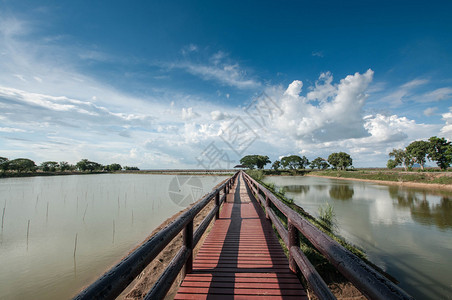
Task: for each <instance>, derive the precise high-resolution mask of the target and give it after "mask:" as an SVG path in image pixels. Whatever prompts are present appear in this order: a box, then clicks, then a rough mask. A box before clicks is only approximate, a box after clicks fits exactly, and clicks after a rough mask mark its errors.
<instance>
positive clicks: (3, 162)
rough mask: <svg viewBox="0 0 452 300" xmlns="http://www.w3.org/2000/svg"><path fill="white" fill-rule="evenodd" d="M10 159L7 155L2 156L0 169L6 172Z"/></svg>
mask: <svg viewBox="0 0 452 300" xmlns="http://www.w3.org/2000/svg"><path fill="white" fill-rule="evenodd" d="M8 165H9V160H8V159H7V158H6V157H1V156H0V170H2V172H6V171H7V170H8Z"/></svg>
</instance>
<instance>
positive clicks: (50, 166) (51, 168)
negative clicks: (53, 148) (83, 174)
mask: <svg viewBox="0 0 452 300" xmlns="http://www.w3.org/2000/svg"><path fill="white" fill-rule="evenodd" d="M58 167H59V164H58V163H57V162H56V161H45V162H43V163H41V169H42V170H43V171H44V172H55V171H56V170H57V168H58Z"/></svg>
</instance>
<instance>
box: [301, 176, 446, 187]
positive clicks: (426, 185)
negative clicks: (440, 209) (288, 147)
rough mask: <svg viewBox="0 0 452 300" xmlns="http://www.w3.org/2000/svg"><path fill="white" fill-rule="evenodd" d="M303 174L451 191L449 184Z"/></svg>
mask: <svg viewBox="0 0 452 300" xmlns="http://www.w3.org/2000/svg"><path fill="white" fill-rule="evenodd" d="M305 176H312V177H324V178H331V179H341V180H354V181H364V182H372V183H378V184H384V185H397V186H404V187H410V188H418V189H432V190H441V191H449V192H452V185H451V184H436V183H420V182H409V181H386V180H372V179H361V178H347V177H336V176H324V175H316V174H312V173H310V174H307V175H305Z"/></svg>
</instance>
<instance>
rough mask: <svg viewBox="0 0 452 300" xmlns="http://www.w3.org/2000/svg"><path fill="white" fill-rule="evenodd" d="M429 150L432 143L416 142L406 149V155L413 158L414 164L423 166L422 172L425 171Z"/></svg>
mask: <svg viewBox="0 0 452 300" xmlns="http://www.w3.org/2000/svg"><path fill="white" fill-rule="evenodd" d="M429 150H430V143H429V142H426V141H415V142H412V143H411V144H409V145H408V146H407V147H406V148H405V151H406V153H407V154H408V155H409V156H410V157H412V159H413V162H416V163H418V164H419V165H420V166H421V170H424V165H425V161H426V156H427V153H428V152H429Z"/></svg>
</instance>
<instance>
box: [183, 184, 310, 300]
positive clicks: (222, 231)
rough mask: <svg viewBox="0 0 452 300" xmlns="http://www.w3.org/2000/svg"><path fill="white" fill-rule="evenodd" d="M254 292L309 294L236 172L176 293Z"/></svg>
mask: <svg viewBox="0 0 452 300" xmlns="http://www.w3.org/2000/svg"><path fill="white" fill-rule="evenodd" d="M256 298H258V299H308V297H307V295H306V291H305V290H304V288H303V287H302V285H301V284H300V282H299V280H298V278H297V277H296V276H295V275H294V274H293V273H292V272H291V271H290V269H289V263H288V261H287V258H286V256H285V255H284V252H283V250H282V248H281V245H280V244H279V241H278V238H277V237H276V235H275V234H274V232H273V229H272V227H271V225H270V223H269V222H268V221H267V220H266V219H265V216H264V215H263V213H262V210H261V208H260V207H259V206H258V204H257V203H255V201H251V200H250V197H249V196H248V192H247V189H246V187H245V183H244V180H243V178H242V177H241V176H240V177H239V180H237V183H236V185H235V186H234V187H233V188H232V189H231V192H230V194H228V197H227V200H226V202H225V203H224V204H223V206H222V210H221V213H220V218H219V219H218V220H216V222H215V224H214V226H213V228H212V230H211V232H210V233H209V236H208V237H207V239H206V240H205V242H204V244H203V245H202V247H201V249H200V250H199V252H198V255H197V257H196V259H195V261H194V263H193V273H191V274H188V275H187V276H186V277H185V279H184V281H183V282H182V284H181V287H180V288H179V290H178V293H177V295H176V297H175V299H256Z"/></svg>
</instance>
